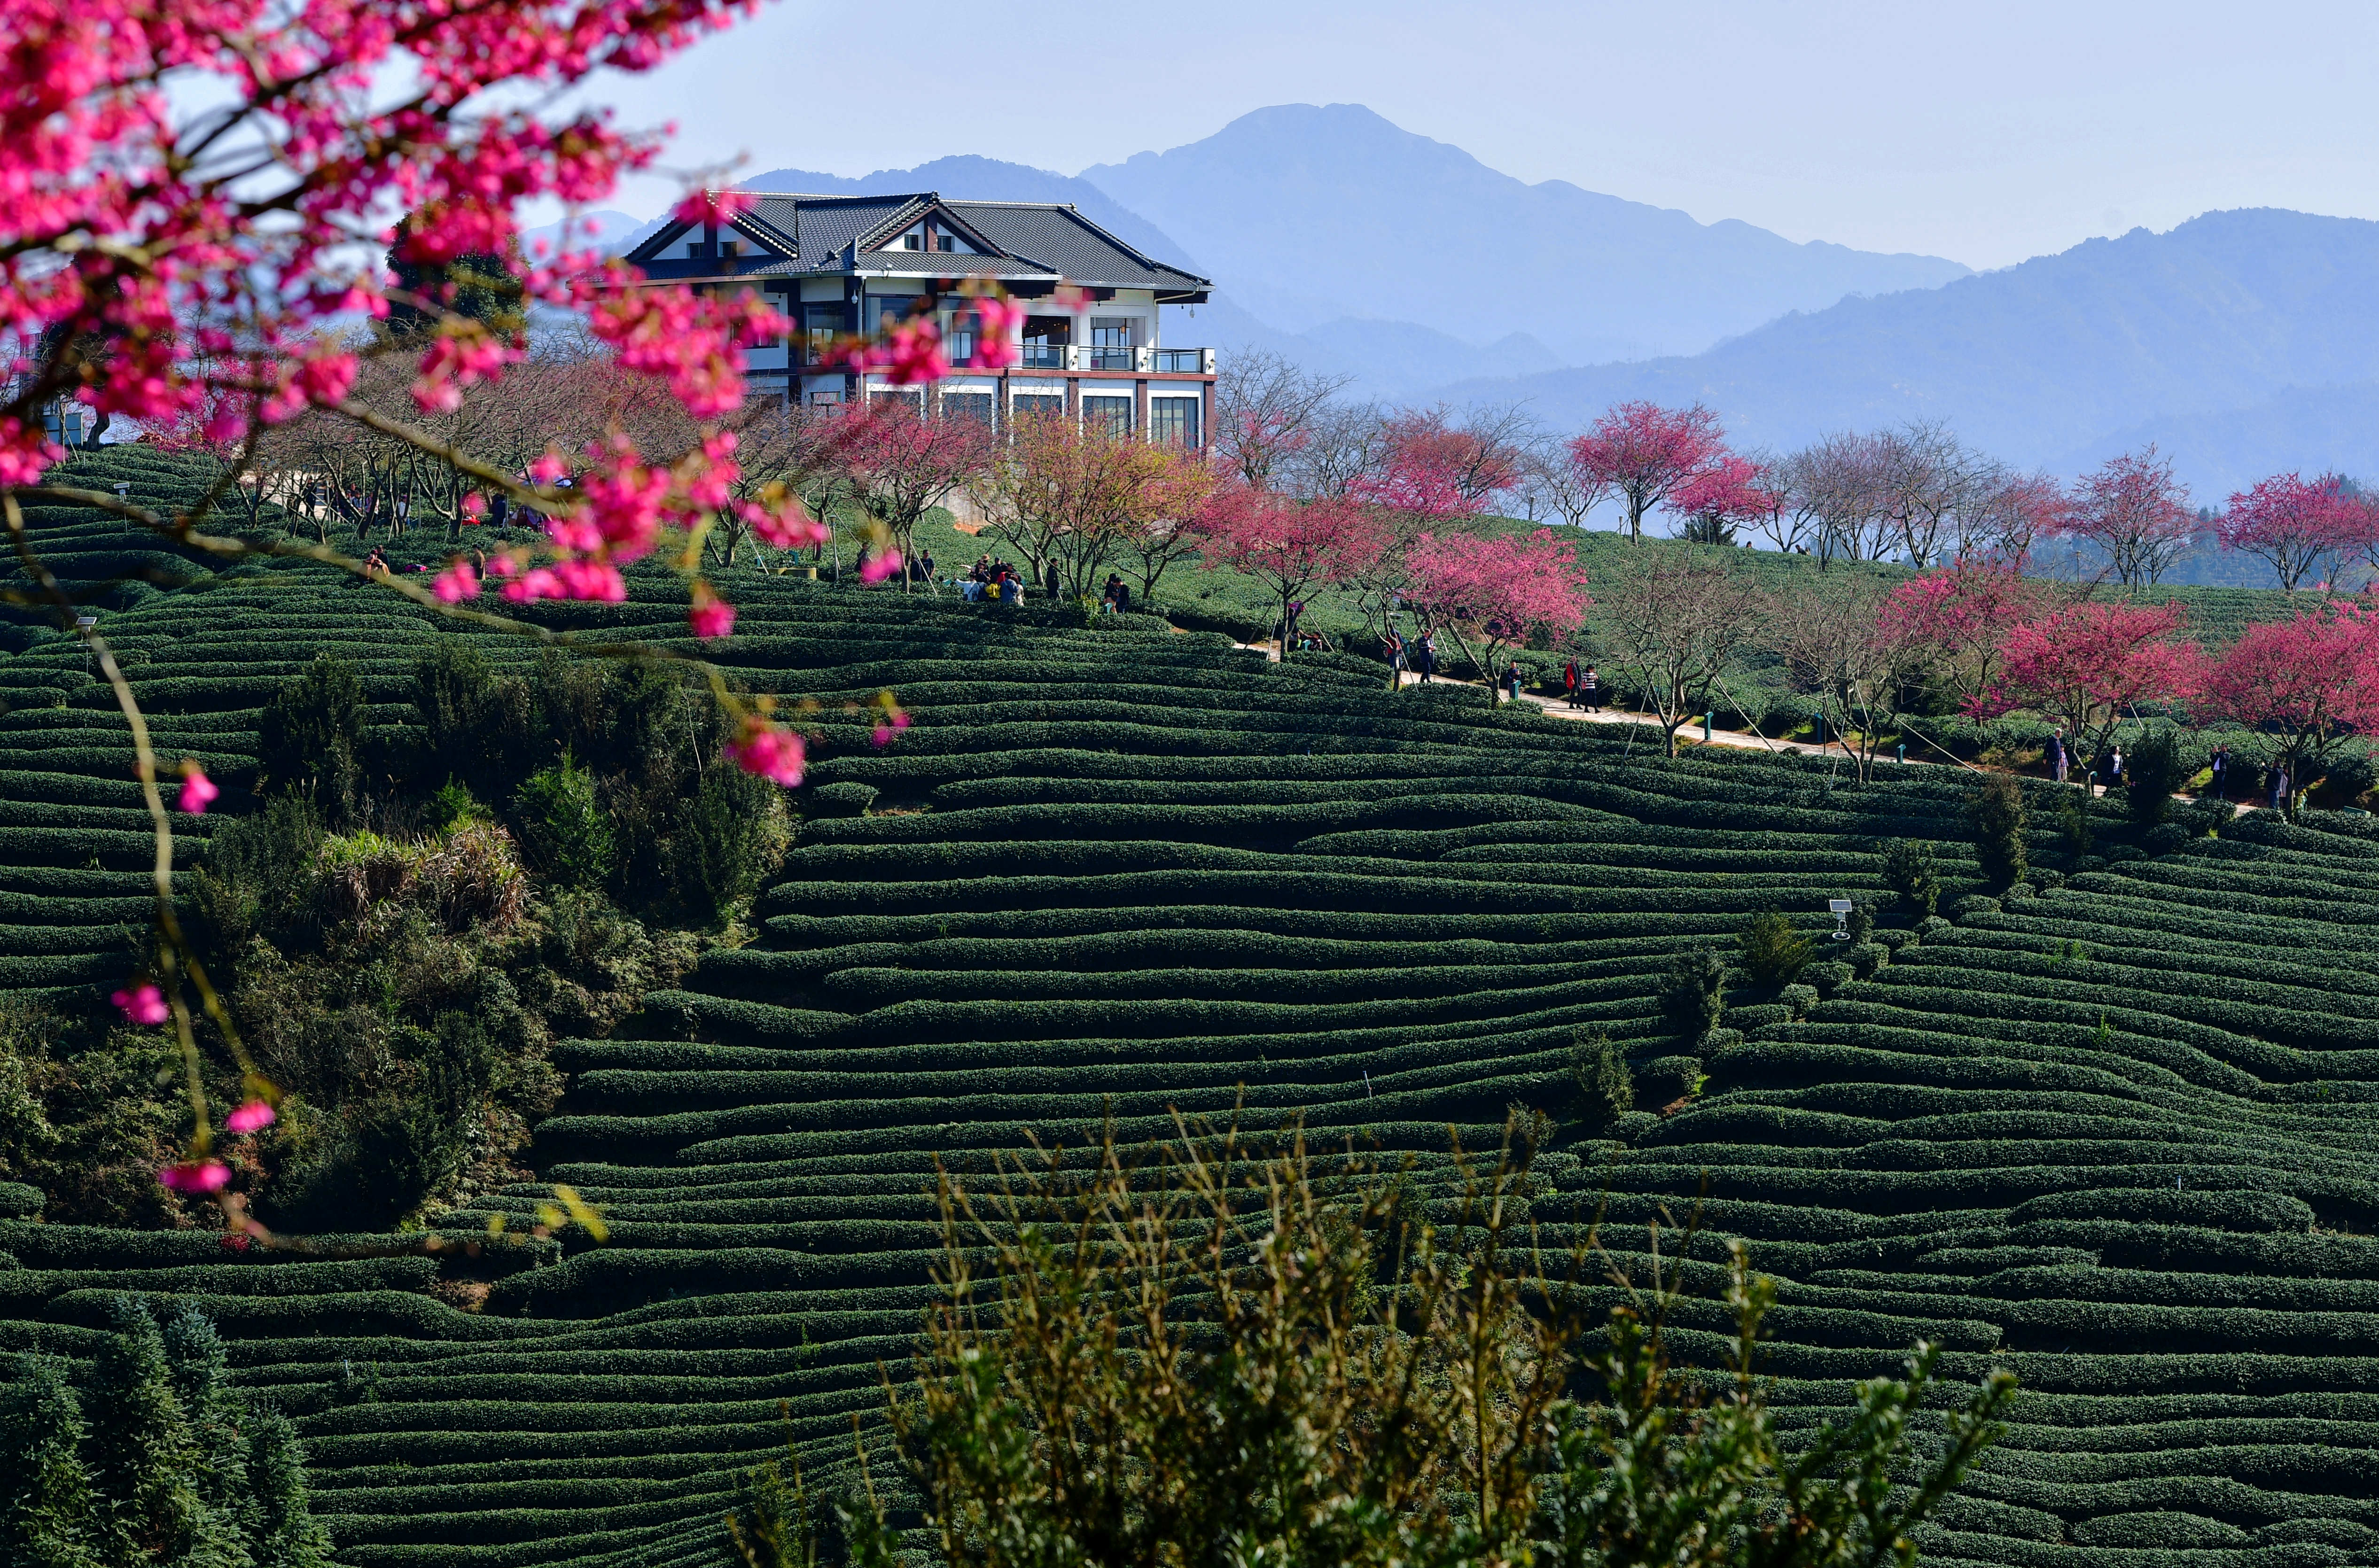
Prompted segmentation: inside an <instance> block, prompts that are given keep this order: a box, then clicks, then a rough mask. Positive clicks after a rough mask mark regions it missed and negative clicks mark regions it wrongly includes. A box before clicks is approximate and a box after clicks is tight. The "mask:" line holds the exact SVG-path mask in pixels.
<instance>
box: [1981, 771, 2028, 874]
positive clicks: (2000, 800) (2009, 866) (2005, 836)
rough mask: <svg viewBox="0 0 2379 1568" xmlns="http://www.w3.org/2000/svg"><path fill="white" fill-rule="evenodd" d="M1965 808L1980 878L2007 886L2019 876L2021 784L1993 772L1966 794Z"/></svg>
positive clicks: (2021, 868)
mask: <svg viewBox="0 0 2379 1568" xmlns="http://www.w3.org/2000/svg"><path fill="white" fill-rule="evenodd" d="M1966 809H1967V814H1968V817H1969V819H1970V820H1971V821H1972V822H1973V823H1974V856H1975V858H1976V859H1977V860H1979V861H1980V862H1982V866H1983V878H1984V880H1985V881H1986V882H1987V883H1989V885H1990V886H1991V887H1994V888H2006V887H2013V886H2014V885H2015V884H2016V883H2018V882H2020V881H2022V880H2023V872H2024V863H2025V857H2024V848H2023V830H2024V826H2025V823H2026V814H2025V812H2024V808H2023V785H2021V784H2019V783H2017V782H2016V780H2015V778H2014V777H2013V776H2012V775H2010V774H2005V773H1993V774H1988V775H1986V776H1985V777H1984V779H1983V787H1982V788H1981V789H1980V790H1977V791H1975V792H1974V794H1973V795H1971V796H1969V797H1967V802H1966Z"/></svg>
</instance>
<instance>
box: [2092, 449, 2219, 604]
mask: <svg viewBox="0 0 2379 1568" xmlns="http://www.w3.org/2000/svg"><path fill="white" fill-rule="evenodd" d="M2061 531H2062V532H2063V533H2065V534H2066V535H2067V536H2068V537H2072V538H2076V539H2081V540H2084V541H2086V542H2088V543H2090V544H2094V545H2095V546H2097V547H2098V548H2099V549H2102V550H2104V551H2105V552H2106V553H2107V561H2109V562H2110V563H2111V564H2112V566H2113V567H2114V571H2115V575H2116V577H2117V578H2118V579H2119V581H2120V582H2121V583H2122V585H2124V586H2125V587H2127V588H2137V587H2144V586H2146V585H2149V584H2152V583H2154V582H2156V579H2158V578H2160V577H2162V576H2163V575H2164V574H2165V573H2166V572H2168V570H2170V569H2171V567H2172V563H2173V562H2174V561H2178V560H2180V556H2181V553H2182V552H2183V551H2184V550H2186V549H2189V546H2190V541H2191V538H2192V536H2193V535H2194V534H2195V533H2196V531H2197V516H2196V513H2194V512H2193V511H2192V510H2191V507H2190V504H2189V487H2188V486H2187V485H2184V484H2182V483H2181V482H2180V480H2178V479H2176V478H2174V477H2173V476H2172V459H2170V458H2168V457H2158V456H2157V455H2156V443H2155V442H2153V441H2151V442H2149V443H2148V444H2147V446H2145V447H2144V448H2143V449H2141V450H2140V451H2138V452H2125V453H2124V454H2123V455H2122V456H2120V457H2116V458H2111V459H2109V460H2108V461H2107V462H2106V463H2104V464H2101V465H2100V466H2099V467H2098V468H2097V469H2096V470H2095V471H2094V472H2092V473H2089V474H2085V475H2083V476H2082V478H2081V480H2080V482H2079V483H2077V484H2076V485H2075V486H2074V487H2073V492H2072V495H2071V504H2070V507H2069V510H2068V511H2067V513H2066V514H2065V519H2064V526H2063V529H2062V530H2061Z"/></svg>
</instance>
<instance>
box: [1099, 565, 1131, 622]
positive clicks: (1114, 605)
mask: <svg viewBox="0 0 2379 1568" xmlns="http://www.w3.org/2000/svg"><path fill="white" fill-rule="evenodd" d="M1130 608H1131V585H1130V584H1129V583H1127V582H1125V581H1124V580H1123V578H1122V577H1121V576H1120V575H1119V574H1117V573H1113V572H1110V573H1107V580H1106V582H1105V584H1103V585H1101V586H1100V588H1099V613H1100V614H1101V615H1121V614H1122V613H1123V612H1124V611H1126V610H1128V609H1130Z"/></svg>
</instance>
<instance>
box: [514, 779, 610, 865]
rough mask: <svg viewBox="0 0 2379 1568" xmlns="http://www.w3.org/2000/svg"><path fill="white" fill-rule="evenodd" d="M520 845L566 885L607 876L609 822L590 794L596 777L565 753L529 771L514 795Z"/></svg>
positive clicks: (593, 794)
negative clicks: (554, 760)
mask: <svg viewBox="0 0 2379 1568" xmlns="http://www.w3.org/2000/svg"><path fill="white" fill-rule="evenodd" d="M513 818H514V820H515V821H516V822H517V823H518V824H519V827H520V839H521V846H522V848H524V849H525V850H527V851H528V853H529V858H530V859H531V860H532V861H534V862H536V864H537V869H538V870H539V871H542V872H543V873H544V874H546V876H547V877H549V879H551V880H552V881H555V882H558V883H560V884H562V886H563V887H598V886H600V885H601V883H602V881H603V879H604V878H605V877H607V876H609V875H610V874H611V866H612V858H613V857H612V846H611V824H610V817H609V815H608V814H606V813H605V812H604V810H603V807H602V803H601V802H599V801H598V800H597V799H596V796H595V776H594V775H593V774H592V773H589V772H588V771H587V770H586V769H585V768H583V767H580V766H578V765H577V764H576V763H575V762H574V761H573V760H572V759H571V756H570V754H569V753H567V752H564V753H563V754H562V760H561V761H560V762H558V763H556V764H554V765H553V766H551V767H548V768H544V769H541V770H539V771H538V772H536V773H533V774H531V775H529V778H528V782H527V783H525V784H523V785H522V786H521V788H520V793H519V794H517V795H515V796H513Z"/></svg>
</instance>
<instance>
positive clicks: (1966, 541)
mask: <svg viewBox="0 0 2379 1568" xmlns="http://www.w3.org/2000/svg"><path fill="white" fill-rule="evenodd" d="M2071 508H2072V499H2071V497H2070V496H2068V495H2067V494H2066V493H2065V487H2064V486H2063V485H2061V484H2059V482H2058V481H2057V480H2056V479H2054V478H2051V477H2050V476H2048V475H2047V474H2019V473H2013V472H2011V471H2008V470H2004V469H2002V470H1999V471H1996V472H1994V473H1992V474H1991V475H1989V476H1987V478H1986V479H1985V480H1984V482H1983V483H1982V484H1981V485H1979V486H1978V487H1977V488H1976V489H1975V491H1974V494H1973V495H1972V496H1971V497H1970V498H1969V499H1968V501H1967V503H1966V504H1965V506H1964V507H1962V509H1961V511H1960V513H1959V514H1958V519H1957V522H1958V552H1957V555H1958V559H1959V560H1961V561H1974V560H1976V559H1978V558H1985V557H1987V558H1991V559H1995V560H1999V561H2019V562H2020V561H2025V560H2028V559H2029V558H2030V557H2031V555H2032V552H2033V549H2034V548H2035V546H2036V545H2037V544H2038V543H2039V542H2040V541H2041V540H2042V539H2045V538H2047V537H2050V536H2052V535H2054V534H2057V533H2059V532H2061V531H2062V530H2063V529H2064V527H2065V525H2066V523H2067V521H2068V514H2069V513H2070V512H2071Z"/></svg>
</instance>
